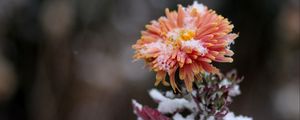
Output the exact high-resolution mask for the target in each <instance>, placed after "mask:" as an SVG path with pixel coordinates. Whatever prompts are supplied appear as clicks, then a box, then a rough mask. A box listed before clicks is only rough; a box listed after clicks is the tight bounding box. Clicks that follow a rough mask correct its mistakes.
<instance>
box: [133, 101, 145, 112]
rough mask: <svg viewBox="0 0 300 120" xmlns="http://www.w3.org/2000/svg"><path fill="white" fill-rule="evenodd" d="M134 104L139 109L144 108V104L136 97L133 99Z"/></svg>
mask: <svg viewBox="0 0 300 120" xmlns="http://www.w3.org/2000/svg"><path fill="white" fill-rule="evenodd" d="M132 104H133V106H135V107H137V108H138V109H139V110H141V109H142V108H143V106H142V105H141V104H140V103H138V102H137V101H136V100H134V99H133V100H132Z"/></svg>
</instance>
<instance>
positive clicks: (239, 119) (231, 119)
mask: <svg viewBox="0 0 300 120" xmlns="http://www.w3.org/2000/svg"><path fill="white" fill-rule="evenodd" d="M224 120H252V118H250V117H246V116H241V115H239V116H235V115H234V113H233V112H229V113H228V114H227V115H226V116H225V117H224Z"/></svg>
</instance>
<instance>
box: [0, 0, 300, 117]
mask: <svg viewBox="0 0 300 120" xmlns="http://www.w3.org/2000/svg"><path fill="white" fill-rule="evenodd" d="M192 2H193V1H192V0H0V120H133V119H136V118H135V116H134V115H133V113H132V108H131V103H130V102H131V99H132V98H135V99H137V100H139V101H140V102H141V103H143V104H148V105H154V104H153V102H152V100H151V99H150V97H149V96H148V94H147V90H149V89H151V88H152V87H153V83H154V79H155V78H154V73H153V72H149V70H148V69H143V63H142V62H137V63H132V58H131V57H132V55H133V50H132V49H131V45H132V44H134V43H135V42H136V40H137V39H138V38H139V36H140V33H139V31H141V30H143V29H144V25H145V24H147V23H148V22H149V21H150V20H153V19H157V18H158V17H159V16H162V15H164V9H165V8H166V7H168V8H171V9H176V5H177V4H183V5H185V6H186V5H188V4H191V3H192ZM199 2H201V3H204V4H205V5H207V6H208V7H209V8H212V9H215V10H216V11H217V13H219V14H222V15H223V16H225V17H227V18H229V20H230V21H232V23H233V24H234V25H235V28H234V32H239V33H240V37H239V38H238V39H237V40H236V42H235V45H234V46H233V49H234V51H235V55H234V60H235V61H234V63H231V64H222V65H218V66H219V67H220V68H221V69H222V71H223V72H226V71H229V70H231V69H233V68H236V69H237V70H238V71H239V75H241V76H244V77H245V79H244V81H243V82H242V84H241V89H242V95H240V96H238V97H237V98H236V99H234V100H235V101H234V103H233V104H232V105H231V108H232V110H233V111H235V113H236V114H243V115H247V116H251V117H253V118H254V120H299V79H300V77H299V74H300V70H299V69H300V68H299V67H300V38H299V36H300V33H299V28H300V24H299V21H300V10H299V0H248V1H245V0H199Z"/></svg>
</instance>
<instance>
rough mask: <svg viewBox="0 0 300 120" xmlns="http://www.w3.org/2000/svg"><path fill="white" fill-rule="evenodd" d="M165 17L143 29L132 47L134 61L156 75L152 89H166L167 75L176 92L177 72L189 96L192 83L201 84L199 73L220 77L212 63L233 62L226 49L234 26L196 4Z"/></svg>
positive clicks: (167, 12) (235, 35) (169, 13)
mask: <svg viewBox="0 0 300 120" xmlns="http://www.w3.org/2000/svg"><path fill="white" fill-rule="evenodd" d="M165 13H166V16H162V17H160V18H159V19H158V20H157V21H156V20H153V21H151V23H150V24H149V25H146V30H145V31H142V32H141V34H142V36H141V38H140V39H139V40H138V41H137V43H136V44H135V45H133V48H134V49H135V50H136V52H135V55H134V58H135V59H143V60H144V61H145V62H146V64H147V65H148V66H149V67H150V68H151V69H152V70H153V71H155V72H156V82H155V85H158V84H159V83H160V82H162V83H163V84H164V85H168V82H166V75H169V78H170V83H171V86H172V88H173V90H174V91H176V89H177V90H179V89H178V86H177V85H176V82H175V72H176V70H179V78H180V79H181V80H184V83H185V85H186V88H187V90H188V91H189V92H191V91H192V86H193V82H194V80H195V79H196V80H201V76H200V74H199V73H204V72H209V73H219V70H218V69H217V68H216V67H214V66H213V65H212V62H232V61H233V59H232V58H231V56H232V55H233V52H232V51H231V50H230V47H229V45H230V44H231V43H233V40H234V39H235V38H236V37H237V36H238V35H237V34H235V33H231V32H232V29H233V25H231V24H230V22H229V21H228V20H227V19H225V18H224V17H222V16H221V15H217V14H216V12H215V11H213V10H209V9H208V8H207V7H206V6H204V5H202V4H199V3H197V2H194V4H193V5H191V6H188V7H182V6H181V5H178V12H177V11H169V9H166V10H165Z"/></svg>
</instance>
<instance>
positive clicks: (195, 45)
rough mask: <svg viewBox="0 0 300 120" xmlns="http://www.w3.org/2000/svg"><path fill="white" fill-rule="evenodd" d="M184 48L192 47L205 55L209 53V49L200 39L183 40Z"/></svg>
mask: <svg viewBox="0 0 300 120" xmlns="http://www.w3.org/2000/svg"><path fill="white" fill-rule="evenodd" d="M181 45H182V48H190V49H193V50H195V51H197V52H198V53H200V54H201V55H204V54H206V53H207V49H206V48H205V47H204V46H203V44H202V43H201V42H200V41H199V40H194V39H192V40H188V41H182V42H181Z"/></svg>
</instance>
